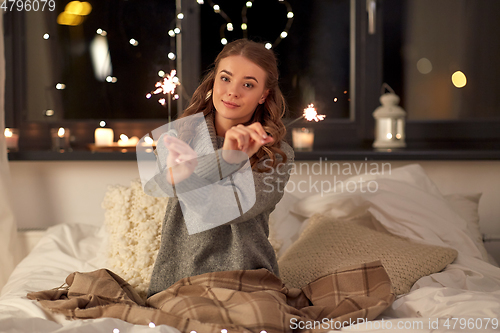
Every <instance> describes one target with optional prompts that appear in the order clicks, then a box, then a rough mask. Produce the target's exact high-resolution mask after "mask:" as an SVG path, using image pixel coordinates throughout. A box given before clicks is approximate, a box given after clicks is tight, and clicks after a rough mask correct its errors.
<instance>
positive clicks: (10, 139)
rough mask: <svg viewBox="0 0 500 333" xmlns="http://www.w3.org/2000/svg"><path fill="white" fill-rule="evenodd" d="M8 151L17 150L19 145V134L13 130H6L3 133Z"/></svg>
mask: <svg viewBox="0 0 500 333" xmlns="http://www.w3.org/2000/svg"><path fill="white" fill-rule="evenodd" d="M3 134H4V136H5V143H6V144H7V149H8V150H17V149H18V143H19V132H18V130H17V129H15V128H6V129H5V131H4V132H3Z"/></svg>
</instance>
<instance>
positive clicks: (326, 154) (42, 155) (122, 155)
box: [8, 148, 500, 161]
mask: <svg viewBox="0 0 500 333" xmlns="http://www.w3.org/2000/svg"><path fill="white" fill-rule="evenodd" d="M8 158H9V160H10V161H135V160H136V158H137V157H136V153H135V151H134V150H127V151H124V152H118V151H117V152H91V151H88V150H75V151H71V152H63V153H59V152H54V151H50V150H46V151H34V150H33V151H29V150H25V151H18V152H10V153H9V154H8ZM320 158H321V159H323V160H325V159H328V160H337V161H343V160H344V161H345V160H353V161H357V160H379V161H383V160H393V161H397V160H401V161H404V160H422V161H425V160H442V161H452V160H456V161H460V160H500V149H483V148H460V149H449V148H448V149H444V148H443V149H427V148H418V149H417V148H404V149H392V151H388V150H376V149H371V148H367V149H350V148H339V149H330V150H313V151H310V152H298V151H296V152H295V160H319V159H320Z"/></svg>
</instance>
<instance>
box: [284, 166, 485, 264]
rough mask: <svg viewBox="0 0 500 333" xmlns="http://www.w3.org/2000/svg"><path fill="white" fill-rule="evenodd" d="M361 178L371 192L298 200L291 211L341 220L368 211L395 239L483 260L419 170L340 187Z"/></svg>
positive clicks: (365, 177) (457, 216) (393, 172)
mask: <svg viewBox="0 0 500 333" xmlns="http://www.w3.org/2000/svg"><path fill="white" fill-rule="evenodd" d="M361 178H362V179H363V181H364V182H365V184H367V182H368V181H373V182H376V184H377V187H376V191H372V192H369V191H367V190H366V187H365V188H364V191H363V190H362V189H361V188H357V189H355V191H351V192H348V193H343V192H342V191H340V190H337V191H336V192H334V191H331V192H328V193H321V194H316V195H312V196H309V197H307V198H305V199H302V200H300V201H298V202H297V203H296V204H295V205H294V206H293V208H292V211H293V212H295V213H297V214H299V215H301V216H304V217H310V216H312V215H314V214H316V213H320V214H323V215H327V216H331V217H335V218H341V219H349V218H352V217H355V216H359V215H361V214H364V213H366V212H369V213H371V215H372V216H373V217H374V218H375V219H377V220H378V221H379V222H380V223H381V224H382V225H383V227H384V228H386V229H387V230H388V231H389V232H390V233H392V234H394V235H398V236H402V237H406V238H408V239H412V240H415V241H419V242H422V243H426V244H432V245H438V246H444V247H447V246H448V247H452V248H455V249H457V250H458V251H459V252H460V253H463V254H466V255H468V256H472V257H475V258H478V259H481V260H482V259H483V258H482V254H481V253H480V250H479V249H478V248H477V246H476V244H475V243H474V242H473V240H472V239H471V237H470V236H469V232H468V230H467V222H466V221H465V219H464V218H463V217H462V216H461V215H460V214H459V213H458V212H456V211H455V210H454V209H453V208H452V206H451V205H450V204H449V203H448V201H447V200H446V199H445V198H444V197H443V195H442V194H441V193H440V192H439V190H438V188H437V186H436V185H435V184H434V183H433V182H432V180H431V179H430V178H429V177H428V176H427V174H426V173H425V171H424V170H423V168H422V167H421V166H420V165H418V164H412V165H407V166H404V167H400V168H395V169H392V170H391V172H390V173H385V174H383V175H371V174H367V175H365V174H363V175H360V176H354V177H351V178H349V179H348V180H346V181H345V182H344V183H347V182H349V181H351V182H353V183H359V182H360V180H361ZM371 188H372V189H373V188H374V185H373V184H372V187H371Z"/></svg>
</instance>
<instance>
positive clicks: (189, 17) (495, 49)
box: [4, 0, 500, 151]
mask: <svg viewBox="0 0 500 333" xmlns="http://www.w3.org/2000/svg"><path fill="white" fill-rule="evenodd" d="M68 2H69V1H63V0H56V5H57V6H56V8H57V9H56V11H55V12H53V13H49V12H45V13H42V12H38V13H35V12H31V13H28V12H19V13H7V15H5V18H4V23H5V28H4V31H5V44H6V47H5V50H6V62H7V91H6V122H7V124H8V126H12V127H19V128H21V130H22V131H24V133H22V134H21V136H22V137H23V136H24V138H25V139H24V140H23V141H21V148H23V145H24V146H25V147H39V148H41V147H44V146H50V143H48V140H49V137H48V132H49V130H48V129H49V127H51V126H54V124H58V125H59V124H65V126H66V125H67V126H68V127H73V128H75V129H76V130H75V131H73V133H77V135H78V138H77V141H78V142H77V144H80V145H81V146H84V145H85V143H89V142H92V141H93V129H94V128H95V127H97V123H98V120H100V119H106V120H109V121H110V123H111V124H112V125H114V126H117V127H119V128H121V129H123V131H126V130H129V131H135V132H134V133H131V134H132V135H141V136H142V135H143V134H144V133H146V132H148V131H150V130H151V129H153V128H156V127H158V126H160V125H163V124H164V122H165V119H166V112H165V109H164V108H162V107H161V106H160V105H159V104H158V103H156V102H155V101H151V100H147V99H146V98H145V94H146V93H147V92H148V91H150V90H152V89H153V87H152V84H154V82H156V81H158V80H159V77H158V71H160V70H164V71H165V72H168V71H169V70H170V69H172V68H177V69H178V72H179V76H180V77H181V82H182V88H181V89H179V91H181V98H180V99H179V101H178V104H175V103H174V108H175V107H176V106H177V108H178V109H179V110H180V109H182V108H183V107H185V106H186V103H187V101H188V100H189V96H190V94H192V92H193V91H194V89H195V88H196V86H197V84H198V82H199V79H200V77H201V75H202V74H203V72H204V71H205V70H206V69H207V67H208V66H209V65H210V64H211V63H212V61H213V60H214V58H215V56H216V54H217V53H218V52H219V51H220V50H221V49H222V47H223V45H222V44H221V38H222V37H224V38H226V39H227V40H229V41H230V40H232V39H236V38H241V37H249V38H251V39H254V40H260V41H264V42H266V41H269V42H271V43H274V44H276V45H275V47H274V50H275V52H276V53H277V54H278V59H279V66H280V72H281V87H282V91H283V93H284V94H285V96H286V98H287V101H288V104H289V109H290V112H289V114H288V115H287V119H286V122H290V121H292V120H294V119H296V118H297V117H299V116H300V115H301V113H302V110H303V109H304V108H305V107H306V106H307V105H308V104H309V103H315V105H316V107H317V109H318V112H319V113H321V114H325V115H326V116H327V118H326V119H325V120H324V121H322V122H319V123H310V124H307V126H311V127H314V129H315V133H316V138H315V150H320V151H328V150H330V151H331V150H335V149H371V144H372V142H373V133H374V120H373V117H372V112H373V111H374V110H375V108H376V107H377V106H379V105H380V103H379V97H380V95H381V87H382V83H383V82H386V83H388V84H389V85H390V86H391V87H392V88H393V89H394V90H395V92H396V93H397V94H398V95H399V96H400V97H401V99H402V100H401V106H402V107H403V108H405V109H406V111H407V112H408V119H407V124H406V129H407V130H406V132H407V140H406V141H407V143H408V148H409V149H411V148H419V147H426V148H440V147H452V146H453V147H464V148H466V147H468V145H471V144H472V143H478V142H479V143H482V144H485V145H489V147H493V148H498V147H499V146H498V144H499V142H500V110H499V109H498V105H499V103H498V102H499V98H500V97H499V94H497V93H496V91H498V90H499V89H500V83H498V82H499V81H498V80H496V77H497V76H498V75H500V70H499V68H498V67H499V66H500V64H499V63H498V62H497V61H496V59H497V58H499V56H500V41H499V39H498V38H494V36H495V35H494V32H496V31H498V29H499V28H500V27H499V24H500V23H498V22H499V21H498V20H497V17H498V16H499V15H500V2H499V1H497V0H482V1H477V0H442V1H439V2H436V1H432V0H311V1H299V0H288V2H285V1H269V0H254V1H253V2H252V6H251V7H246V3H247V1H243V0H219V1H217V4H218V5H219V8H220V9H221V10H222V11H223V12H224V13H223V14H224V15H226V17H224V15H222V14H221V13H216V12H215V10H214V7H213V5H214V4H215V3H214V2H212V1H205V2H204V4H202V5H200V4H198V3H197V2H196V1H191V0H179V1H178V4H179V3H180V5H181V7H180V8H181V9H179V8H175V6H174V3H173V2H168V3H167V2H164V1H154V0H147V1H140V2H139V1H119V2H116V1H98V2H96V1H89V2H90V3H91V4H92V14H91V15H88V17H86V18H84V21H83V22H82V23H81V24H79V25H77V26H64V25H61V24H57V16H58V15H60V13H61V12H63V11H64V6H65V5H66V4H67V3H68ZM285 3H288V4H289V5H290V6H291V8H292V11H293V23H292V25H291V27H290V29H289V31H288V35H286V37H285V38H283V39H281V40H278V39H277V36H278V35H280V34H281V32H282V31H283V30H284V27H286V26H287V24H288V7H287V6H286V5H285ZM372 5H374V6H373V7H371V6H372ZM369 7H370V8H372V9H373V12H372V14H373V16H371V17H372V18H373V19H374V20H373V21H370V19H369V16H370V15H371V14H369V12H368V11H367V9H368V8H369ZM179 11H182V12H183V14H184V18H183V19H182V20H179V19H176V14H177V13H178V12H179ZM228 19H229V20H228ZM228 22H231V23H232V30H231V31H230V30H229V29H228V26H227V23H228ZM245 22H246V24H247V30H246V31H243V30H242V29H241V24H242V23H245ZM101 27H103V28H101ZM175 27H179V28H180V29H181V33H180V34H176V35H175V36H176V37H173V38H172V37H170V36H169V34H168V33H169V31H170V30H171V29H173V28H175ZM44 29H48V30H47V31H50V36H49V38H48V39H44V38H43V35H44V33H45V32H44V31H43V30H44ZM98 29H102V30H104V31H105V32H106V33H107V35H106V36H105V37H106V38H105V39H107V43H108V51H107V53H106V52H105V53H106V54H107V56H106V57H104V59H106V58H109V59H111V64H112V74H110V73H108V74H106V75H105V78H104V81H103V80H102V78H100V79H99V78H98V77H97V76H96V75H97V74H96V71H95V68H94V67H95V66H93V65H92V64H93V61H94V60H92V56H91V51H90V50H91V48H92V43H93V42H94V41H95V40H96V39H97V40H103V38H100V37H103V35H102V34H99V33H98ZM370 30H373V31H372V32H370ZM42 32H43V33H42ZM99 36H100V37H99ZM132 40H134V41H135V43H134V42H133V41H132ZM277 40H278V41H279V43H275V41H277ZM169 53H173V54H175V56H176V57H177V58H176V59H175V60H172V59H168V55H169ZM105 67H106V66H104V68H105ZM101 69H102V67H101ZM459 71H460V72H461V73H463V75H465V78H466V79H467V85H466V86H465V87H463V88H458V87H457V86H454V85H453V81H452V74H453V73H455V72H459ZM103 75H104V74H103ZM458 75H459V76H460V74H458ZM108 76H109V77H111V80H112V79H113V77H115V79H116V80H115V82H107V81H106V78H107V77H108ZM58 83H63V84H64V85H65V89H57V84H58ZM49 109H50V110H56V113H55V116H49V117H48V116H47V113H46V110H49ZM174 110H176V109H174ZM108 111H110V112H109V113H108ZM174 112H175V111H174ZM51 117H52V118H51ZM120 126H121V127H120ZM293 126H304V124H303V123H300V122H299V123H295V124H294V125H293ZM119 131H120V130H117V131H115V132H117V133H118V132H119ZM471 147H472V146H471Z"/></svg>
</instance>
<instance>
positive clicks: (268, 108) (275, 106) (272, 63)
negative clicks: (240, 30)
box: [179, 39, 287, 172]
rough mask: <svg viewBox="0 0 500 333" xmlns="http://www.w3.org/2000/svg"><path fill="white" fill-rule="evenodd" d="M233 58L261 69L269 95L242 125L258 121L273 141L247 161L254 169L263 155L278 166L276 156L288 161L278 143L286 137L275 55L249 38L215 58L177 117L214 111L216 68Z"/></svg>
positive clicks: (227, 48)
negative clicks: (222, 62)
mask: <svg viewBox="0 0 500 333" xmlns="http://www.w3.org/2000/svg"><path fill="white" fill-rule="evenodd" d="M236 55H239V56H243V57H245V58H247V59H248V60H250V61H252V62H253V63H255V64H256V65H258V66H260V67H261V68H262V69H263V70H264V71H265V72H266V74H267V80H266V84H265V88H264V89H265V90H266V89H269V94H268V95H267V97H266V99H265V102H264V103H263V104H259V105H258V106H257V108H256V109H255V112H254V113H253V116H252V118H251V119H250V121H248V122H247V123H245V124H243V125H245V126H247V125H250V124H252V123H254V122H256V121H258V122H260V123H261V124H262V127H263V128H264V130H265V131H266V132H267V133H268V134H270V135H271V136H272V137H273V139H274V140H273V142H271V143H268V144H266V145H264V146H262V147H260V149H259V150H258V151H257V152H256V153H255V154H254V155H253V156H252V157H251V158H250V163H251V165H252V169H255V168H256V165H257V162H259V161H260V160H261V159H262V158H264V157H266V156H268V157H269V158H270V160H271V161H272V164H271V167H272V168H275V167H276V166H277V164H278V162H277V159H276V153H278V154H280V155H281V156H282V158H283V161H282V162H286V160H287V157H286V155H285V154H284V153H283V151H282V150H281V149H280V147H279V145H280V142H281V141H282V140H283V139H284V137H285V135H286V128H285V125H284V124H283V121H282V120H281V118H282V117H283V116H284V115H285V110H286V104H285V99H284V97H283V94H282V93H281V90H280V88H279V86H278V78H279V73H278V66H277V61H276V56H275V54H274V52H273V51H271V50H268V49H266V48H265V47H264V45H263V44H260V43H257V42H253V41H250V40H248V39H239V40H236V41H234V42H231V43H229V44H227V45H226V46H225V47H224V48H223V49H222V51H221V52H220V53H219V55H218V56H217V58H216V59H215V62H214V65H213V66H212V67H211V68H210V70H209V71H208V73H207V74H206V75H205V77H204V79H203V81H202V82H201V84H200V86H199V87H198V88H197V89H196V91H195V92H194V94H193V97H192V98H191V102H190V104H189V106H188V107H187V108H186V109H185V110H184V112H183V113H182V115H181V116H180V117H179V118H184V117H187V116H190V115H193V114H195V113H199V112H203V114H204V115H205V116H207V115H208V114H209V113H210V112H213V110H214V104H213V100H212V88H213V86H214V82H215V76H216V71H217V68H218V66H219V64H220V61H221V60H222V59H224V58H226V57H229V56H236ZM193 134H194V133H193ZM266 164H267V163H266ZM258 171H259V172H264V171H269V168H264V169H258Z"/></svg>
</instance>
